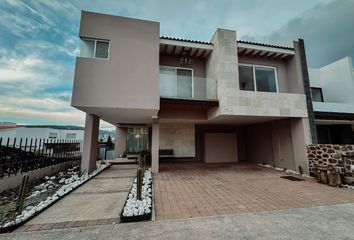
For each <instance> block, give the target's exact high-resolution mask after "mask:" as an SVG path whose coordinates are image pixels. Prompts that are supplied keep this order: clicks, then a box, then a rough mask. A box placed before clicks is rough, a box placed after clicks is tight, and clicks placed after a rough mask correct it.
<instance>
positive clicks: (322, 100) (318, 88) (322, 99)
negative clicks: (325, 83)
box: [310, 87, 324, 102]
mask: <svg viewBox="0 0 354 240" xmlns="http://www.w3.org/2000/svg"><path fill="white" fill-rule="evenodd" d="M312 89H317V90H320V93H321V101H315V100H314V99H313V94H312ZM310 90H311V99H312V101H313V102H324V98H323V92H322V88H320V87H310Z"/></svg>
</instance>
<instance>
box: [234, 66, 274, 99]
mask: <svg viewBox="0 0 354 240" xmlns="http://www.w3.org/2000/svg"><path fill="white" fill-rule="evenodd" d="M239 79H240V89H241V90H246V91H259V92H277V91H278V86H277V84H278V83H277V73H276V69H275V67H266V66H258V65H246V64H240V65H239Z"/></svg>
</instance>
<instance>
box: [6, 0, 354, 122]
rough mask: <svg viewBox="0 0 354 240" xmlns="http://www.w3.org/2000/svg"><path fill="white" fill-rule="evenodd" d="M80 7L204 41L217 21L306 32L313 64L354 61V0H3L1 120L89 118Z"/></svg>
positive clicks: (240, 34) (252, 36)
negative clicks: (81, 76)
mask: <svg viewBox="0 0 354 240" xmlns="http://www.w3.org/2000/svg"><path fill="white" fill-rule="evenodd" d="M81 10H86V11H94V12H101V13H107V14H113V15H120V16H126V17H133V18H140V19H146V20H155V21H159V22H160V27H161V30H160V31H161V35H163V36H171V37H180V38H189V39H195V40H202V41H209V40H210V39H211V37H212V35H213V33H214V32H215V30H216V28H218V27H219V28H226V29H232V30H236V31H237V39H241V40H251V41H256V42H264V43H272V44H278V45H285V46H288V45H289V44H290V43H291V42H292V40H295V39H298V38H303V39H304V41H305V46H306V51H307V60H308V65H309V67H315V68H318V67H321V66H324V65H326V64H328V63H331V62H333V61H336V60H338V59H340V58H343V57H345V56H350V57H352V58H353V59H354V14H353V11H354V0H297V1H293V0H267V1H264V0H208V1H206V0H194V1H188V0H145V1H138V0H110V1H108V0H106V1H104V0H102V1H97V0H23V1H22V0H0V122H4V121H11V122H17V123H21V124H60V125H83V124H84V113H83V112H81V111H79V110H76V109H74V108H72V107H71V106H70V98H71V91H72V85H73V76H74V67H75V58H76V56H78V55H79V53H80V39H79V37H78V31H79V24H80V12H81ZM101 127H102V128H111V127H112V126H110V125H109V124H107V123H105V122H103V123H102V124H101Z"/></svg>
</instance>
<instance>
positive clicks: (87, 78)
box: [72, 12, 160, 109]
mask: <svg viewBox="0 0 354 240" xmlns="http://www.w3.org/2000/svg"><path fill="white" fill-rule="evenodd" d="M80 37H86V38H96V39H105V40H109V41H110V54H109V55H110V56H109V59H108V60H102V59H93V58H80V57H79V58H77V60H76V69H75V80H74V86H73V96H72V106H74V107H111V108H131V109H158V108H159V41H160V40H159V23H158V22H151V21H142V20H137V19H131V18H123V17H117V16H111V15H105V14H96V13H91V12H82V15H81V24H80Z"/></svg>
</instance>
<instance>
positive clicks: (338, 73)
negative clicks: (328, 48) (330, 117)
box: [309, 57, 354, 110]
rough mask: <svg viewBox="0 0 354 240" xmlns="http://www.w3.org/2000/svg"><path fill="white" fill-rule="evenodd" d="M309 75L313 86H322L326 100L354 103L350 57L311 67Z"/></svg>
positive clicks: (353, 82) (353, 77)
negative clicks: (314, 67)
mask: <svg viewBox="0 0 354 240" xmlns="http://www.w3.org/2000/svg"><path fill="white" fill-rule="evenodd" d="M309 77H310V84H311V87H320V88H322V93H323V98H324V101H325V102H333V103H354V76H353V65H352V59H351V58H350V57H345V58H342V59H340V60H338V61H336V62H333V63H331V64H329V65H326V66H324V67H322V68H319V69H309ZM315 110H316V109H315Z"/></svg>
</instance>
